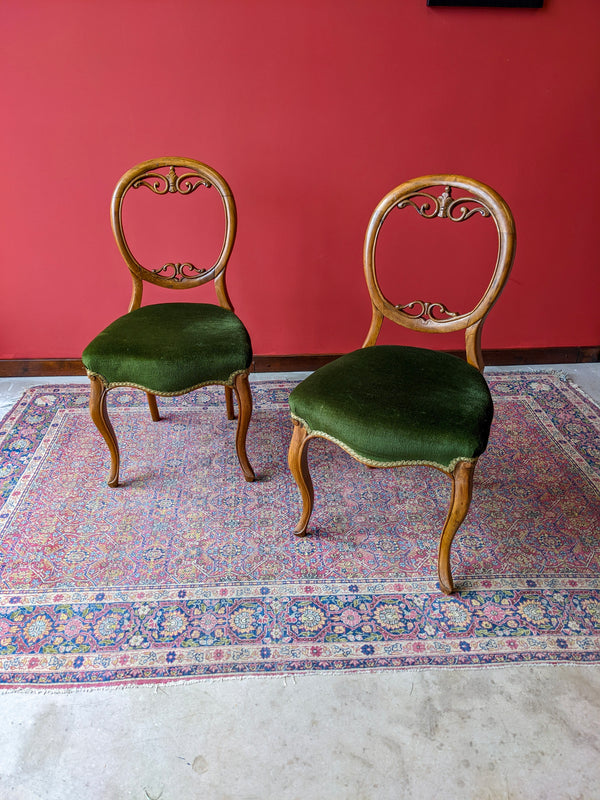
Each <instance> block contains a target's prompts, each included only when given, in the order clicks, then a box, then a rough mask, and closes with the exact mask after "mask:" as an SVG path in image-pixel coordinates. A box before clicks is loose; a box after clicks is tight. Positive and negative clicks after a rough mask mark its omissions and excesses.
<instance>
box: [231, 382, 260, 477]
mask: <svg viewBox="0 0 600 800" xmlns="http://www.w3.org/2000/svg"><path fill="white" fill-rule="evenodd" d="M233 388H234V390H235V395H236V398H237V402H238V424H237V431H236V435H235V449H236V452H237V457H238V460H239V462H240V466H241V468H242V472H243V473H244V478H245V479H246V480H247V481H253V480H255V478H256V476H255V474H254V470H253V469H252V466H251V465H250V462H249V461H248V455H247V453H246V434H247V433H248V425H249V424H250V417H251V416H252V392H251V391H250V383H249V381H248V375H238V376H237V377H236V378H235V380H234V383H233ZM227 389H229V392H230V393H231V388H230V387H229V386H226V387H225V390H226V391H225V398H227ZM231 408H232V412H233V402H232V404H231ZM229 419H233V413H232V416H231V417H229Z"/></svg>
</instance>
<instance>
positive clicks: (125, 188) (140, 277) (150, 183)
mask: <svg viewBox="0 0 600 800" xmlns="http://www.w3.org/2000/svg"><path fill="white" fill-rule="evenodd" d="M200 187H204V188H206V189H212V188H214V189H215V190H216V191H217V192H218V194H219V196H220V199H221V201H222V205H223V211H224V216H225V233H224V238H223V244H222V247H221V250H220V253H219V255H218V257H217V259H216V261H215V262H214V264H213V265H212V266H210V267H209V268H207V269H206V268H202V267H197V266H195V265H194V264H191V263H189V262H186V263H175V262H170V263H168V264H164V265H163V266H161V267H159V268H154V269H151V268H146V267H144V266H142V264H141V263H140V262H139V261H138V260H137V259H136V257H135V256H134V255H133V252H132V250H131V248H130V245H129V243H128V241H127V238H126V235H125V232H124V226H123V218H122V214H123V202H124V199H125V197H126V195H127V193H128V192H129V191H131V190H137V189H141V188H145V189H147V190H150V191H152V192H153V193H154V194H156V195H158V196H161V195H163V196H167V195H169V194H174V193H178V194H180V195H191V194H192V193H193V192H195V191H196V190H197V189H198V188H200ZM111 225H112V230H113V234H114V236H115V239H116V242H117V245H118V247H119V250H120V252H121V255H122V256H123V258H124V260H125V263H126V264H127V266H128V268H129V271H130V273H131V278H132V283H133V287H132V294H131V300H130V303H129V308H128V314H127V315H126V316H128V315H129V314H131V312H135V311H137V310H138V309H140V308H141V303H142V292H143V286H144V282H148V283H152V284H155V285H157V286H161V287H164V288H168V289H175V290H184V289H191V288H194V287H196V286H200V285H202V284H205V283H208V282H210V281H213V282H214V287H215V293H216V296H217V300H218V305H219V306H220V307H221V308H222V309H225V310H227V311H229V312H231V315H232V316H234V314H233V311H234V309H233V305H232V303H231V300H230V298H229V294H228V291H227V285H226V280H225V273H226V268H227V264H228V262H229V258H230V256H231V252H232V249H233V245H234V242H235V237H236V231H237V211H236V205H235V200H234V197H233V194H232V192H231V189H230V188H229V186H228V184H227V182H226V181H225V179H224V178H223V177H222V176H221V175H220V174H219V173H218V172H217V171H216V170H214V169H212V168H211V167H209V166H207V165H206V164H203V163H201V162H200V161H196V160H194V159H188V158H158V159H153V160H150V161H145V162H143V163H141V164H138V165H137V166H135V167H133V168H132V169H130V170H128V171H127V172H126V173H125V174H124V175H123V177H122V178H121V179H120V181H119V182H118V184H117V186H116V188H115V191H114V194H113V196H112V202H111ZM236 319H237V318H236ZM238 322H239V320H238ZM239 325H240V327H242V329H243V326H242V324H241V322H239ZM243 330H244V332H245V329H243ZM250 359H251V351H250ZM83 361H84V365H85V366H86V367H87V366H88V365H87V363H86V352H85V351H84V355H83ZM250 369H251V365H249V366H246V367H245V368H243V369H240V370H237V371H236V372H234V373H233V374H232V375H230V376H229V377H228V378H227V379H225V380H222V379H220V380H204V381H202V382H201V383H199V384H198V385H194V386H190V387H188V386H186V387H184V388H182V389H178V390H176V391H156V390H151V389H149V388H148V387H146V386H143V385H140V384H138V383H135V382H129V381H126V380H118V381H115V382H111V381H109V380H107V379H106V378H105V377H104V376H103V375H102V374H100V373H99V372H96V371H94V369H90V368H88V369H87V374H88V377H89V379H90V382H91V393H90V403H89V410H90V415H91V418H92V420H93V422H94V424H95V425H96V427H97V429H98V431H99V432H100V434H101V435H102V437H103V439H104V441H105V442H106V444H107V446H108V449H109V452H110V458H111V465H110V472H109V477H108V485H109V486H111V487H116V486H118V485H119V469H120V454H119V445H118V442H117V437H116V434H115V431H114V428H113V425H112V423H111V421H110V418H109V415H108V411H107V394H108V392H109V390H111V389H113V388H115V387H117V386H132V387H134V388H138V389H141V390H142V391H145V393H146V396H147V400H148V407H149V410H150V415H151V418H152V420H153V421H155V422H157V421H159V420H160V413H159V410H158V404H157V400H156V397H157V395H158V396H175V395H180V394H186V393H187V392H190V391H193V390H194V389H196V388H200V386H205V385H211V384H213V385H214V384H219V383H220V384H223V385H224V388H225V405H226V413H227V418H228V419H235V411H234V402H233V395H234V393H235V396H236V399H237V404H238V423H237V431H236V442H235V446H236V452H237V457H238V460H239V463H240V466H241V468H242V472H243V474H244V478H245V479H246V480H247V481H253V480H254V479H255V474H254V470H253V468H252V466H251V464H250V462H249V460H248V456H247V453H246V434H247V431H248V426H249V423H250V419H251V416H252V394H251V391H250V385H249V381H248V374H249V372H250Z"/></svg>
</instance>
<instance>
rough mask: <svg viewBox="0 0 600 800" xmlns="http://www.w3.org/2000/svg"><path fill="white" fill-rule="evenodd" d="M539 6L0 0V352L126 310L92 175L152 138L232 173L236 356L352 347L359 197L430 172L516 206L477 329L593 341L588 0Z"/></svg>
mask: <svg viewBox="0 0 600 800" xmlns="http://www.w3.org/2000/svg"><path fill="white" fill-rule="evenodd" d="M545 6H546V7H545V8H544V9H543V10H536V11H534V10H512V9H457V8H454V9H451V8H447V9H443V8H438V9H434V8H427V7H426V4H425V0H377V2H373V1H372V0H277V1H276V0H103V2H85V1H84V0H52V1H50V0H3V2H2V3H1V4H0V36H1V37H2V40H1V46H0V75H1V78H0V103H1V108H2V122H1V124H0V152H1V153H2V156H3V158H2V177H1V191H0V263H1V269H2V284H1V287H2V294H1V300H0V302H1V307H0V312H1V316H0V358H73V357H77V356H79V354H80V353H81V350H82V348H83V347H84V346H85V344H86V343H87V341H88V340H89V339H90V338H91V337H92V336H93V335H94V334H95V333H96V332H97V331H98V330H99V329H100V328H101V327H103V326H104V325H105V324H106V323H107V322H108V321H110V320H111V319H112V318H114V317H115V316H117V315H119V314H121V313H123V312H124V311H125V309H126V306H127V302H128V299H129V274H128V272H127V270H126V268H125V266H124V264H123V263H122V261H121V258H120V256H119V254H118V252H117V249H116V246H115V244H114V242H113V239H112V233H111V231H110V226H109V219H108V206H109V201H110V196H111V193H112V189H113V187H114V185H115V183H116V181H117V179H118V178H119V177H120V175H121V174H122V173H123V172H124V171H125V170H126V169H128V168H129V167H130V166H132V165H133V164H135V163H137V162H138V161H142V160H145V159H148V158H152V157H154V156H157V155H189V156H191V157H194V158H198V159H200V160H203V161H206V162H207V163H209V164H211V165H212V166H214V167H215V168H216V169H218V170H219V171H220V172H222V173H223V175H224V176H225V177H226V178H227V180H228V181H229V182H230V184H231V186H232V189H233V191H234V194H235V196H236V200H237V203H238V213H239V232H238V240H237V243H236V248H235V251H234V256H233V258H232V261H231V265H230V293H231V295H232V299H233V301H234V304H235V306H236V310H237V312H238V313H239V314H240V316H241V317H242V318H243V319H244V321H245V322H246V324H247V326H248V328H249V330H250V332H251V335H252V338H253V343H254V349H255V352H256V353H258V354H284V353H311V352H313V353H318V352H325V353H326V352H341V351H345V350H348V349H353V348H355V347H357V346H360V344H361V343H362V339H363V336H364V333H365V331H366V329H367V327H368V322H369V308H368V300H367V296H366V292H365V288H364V283H363V278H362V265H361V251H362V239H363V235H364V230H365V227H366V224H367V221H368V218H369V215H370V213H371V211H372V209H373V208H374V206H375V205H376V203H377V202H378V201H379V199H380V198H381V197H382V195H383V194H385V193H386V192H387V191H388V190H389V189H391V188H392V187H393V186H395V185H396V184H398V183H400V182H401V181H402V180H404V179H407V178H410V177H414V176H416V175H420V174H424V173H429V172H435V171H447V172H452V171H454V172H459V173H463V174H466V175H470V176H473V177H477V178H479V179H481V180H484V181H486V182H487V183H490V184H491V185H492V186H494V187H495V188H496V189H497V190H498V191H499V192H500V193H501V194H503V195H504V197H505V198H506V199H507V201H508V202H509V204H510V205H511V207H512V209H513V212H514V215H515V218H516V221H517V228H518V242H519V243H518V248H517V259H516V261H515V266H514V270H513V274H512V277H511V280H510V283H509V285H508V287H507V289H506V291H505V294H504V295H503V297H502V298H501V300H500V301H499V303H498V305H497V306H496V308H495V309H494V312H493V314H492V315H491V316H490V319H489V321H488V325H487V328H486V332H485V333H484V346H487V347H506V348H512V347H544V346H570V345H571V346H572V345H597V344H598V343H600V314H599V313H598V300H599V296H598V289H599V282H600V280H599V275H600V270H599V264H598V254H599V253H600V247H599V245H600V241H599V240H600V225H599V224H598V219H599V211H600V208H599V205H600V202H599V197H600V183H599V181H598V177H599V171H600V170H599V158H598V151H599V148H600V136H599V134H600V125H599V121H600V120H599V117H600V104H599V102H598V89H599V88H600V87H599V84H600V80H599V78H600V59H599V57H598V42H599V41H600V3H598V0H546V3H545ZM424 224H428V223H424ZM409 264H410V265H412V266H414V265H415V264H417V265H419V264H420V260H419V256H418V253H414V252H413V253H412V256H411V259H410V261H409ZM433 271H434V273H436V272H438V273H439V274H440V276H442V275H444V274H445V273H446V272H447V268H446V266H445V265H444V264H443V263H442V264H437V263H436V264H434V265H433ZM152 299H156V298H155V297H154V296H152ZM176 299H181V295H180V293H178V294H177V296H176ZM407 299H414V298H413V297H410V298H405V299H403V301H404V300H407ZM428 299H436V300H437V299H439V300H442V301H443V300H444V298H443V297H435V298H428ZM398 301H399V302H400V299H399V300H398ZM436 344H437V342H436Z"/></svg>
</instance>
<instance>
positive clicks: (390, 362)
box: [290, 345, 493, 470]
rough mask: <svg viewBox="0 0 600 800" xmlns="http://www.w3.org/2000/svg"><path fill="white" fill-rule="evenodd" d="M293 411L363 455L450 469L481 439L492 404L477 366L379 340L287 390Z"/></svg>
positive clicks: (482, 443) (477, 448)
mask: <svg viewBox="0 0 600 800" xmlns="http://www.w3.org/2000/svg"><path fill="white" fill-rule="evenodd" d="M290 408H291V412H292V416H293V417H294V418H296V419H297V420H299V421H301V422H302V423H303V424H304V426H305V427H306V428H307V429H308V430H309V432H313V433H320V434H324V435H325V437H326V438H329V439H332V440H334V441H336V442H337V443H338V444H341V445H342V446H343V447H345V448H346V449H347V450H349V451H350V452H352V453H353V454H354V455H356V456H358V457H359V458H360V459H363V460H364V461H366V462H373V463H375V464H382V465H383V464H387V465H390V466H391V465H393V464H402V463H421V464H432V465H436V466H440V467H441V468H443V469H445V470H452V469H453V468H454V465H455V464H456V462H457V461H458V460H465V459H474V458H476V457H477V456H479V455H480V454H481V453H482V452H483V451H484V450H485V447H486V445H487V440H488V436H489V431H490V425H491V422H492V417H493V404H492V398H491V396H490V392H489V389H488V386H487V383H486V381H485V379H484V378H483V376H482V375H481V374H480V372H479V371H478V370H477V369H475V367H472V366H471V365H470V364H468V363H467V362H466V361H463V360H462V359H460V358H457V357H455V356H451V355H448V354H446V353H439V352H435V351H431V350H424V349H421V348H415V347H399V346H393V345H380V346H375V347H366V348H364V349H362V350H355V351H354V352H352V353H348V354H347V355H345V356H342V357H341V358H338V359H336V360H335V361H333V362H331V363H330V364H327V365H326V366H325V367H322V368H321V369H319V370H317V371H316V372H314V373H313V374H312V375H310V376H309V377H308V378H306V379H305V380H304V381H302V383H300V384H299V385H298V386H297V387H296V388H295V389H294V390H293V391H292V392H291V394H290Z"/></svg>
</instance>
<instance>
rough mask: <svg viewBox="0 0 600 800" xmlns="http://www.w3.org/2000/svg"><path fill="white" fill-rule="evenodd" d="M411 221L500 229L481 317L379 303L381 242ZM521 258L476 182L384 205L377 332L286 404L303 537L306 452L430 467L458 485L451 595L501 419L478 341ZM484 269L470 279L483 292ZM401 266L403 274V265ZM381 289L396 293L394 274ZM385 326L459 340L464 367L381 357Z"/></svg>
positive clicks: (374, 220) (507, 220)
mask: <svg viewBox="0 0 600 800" xmlns="http://www.w3.org/2000/svg"><path fill="white" fill-rule="evenodd" d="M456 190H458V191H460V192H461V193H462V194H461V195H459V196H458V197H456V196H455V195H454V194H453V193H454V192H455V191H456ZM398 214H400V218H398ZM415 214H416V215H418V216H417V217H416V219H417V220H418V218H419V217H421V219H422V220H423V222H422V223H421V225H422V226H423V227H424V228H425V229H427V227H428V226H430V225H440V226H443V225H450V227H451V228H452V227H453V226H455V225H457V224H461V227H462V225H463V224H464V223H466V226H465V227H466V228H467V229H468V228H469V226H470V225H472V224H475V225H477V224H481V225H483V226H485V225H487V224H490V223H491V224H493V225H494V226H495V232H496V234H497V242H498V249H497V252H496V261H495V264H494V266H493V269H492V270H491V272H492V275H491V279H490V280H489V283H488V284H487V288H486V289H485V291H484V292H483V295H482V296H481V299H480V300H479V301H478V302H477V303H476V304H475V306H474V307H471V308H469V309H468V310H466V311H462V312H461V311H453V310H449V309H448V308H447V307H446V306H445V305H444V304H443V303H441V302H439V300H438V299H437V298H435V299H434V300H414V299H408V302H403V303H401V304H399V303H398V302H397V301H395V302H392V301H391V300H390V299H389V298H388V296H386V294H384V292H383V290H382V288H381V285H380V281H379V280H378V276H377V269H376V266H377V259H376V252H377V244H378V238H379V234H380V231H381V229H382V226H383V224H384V222H385V221H386V220H387V219H388V218H389V217H390V216H392V215H394V216H395V217H396V219H397V222H398V223H402V222H403V221H404V220H405V216H404V217H403V216H402V215H413V217H412V218H411V219H410V220H408V221H409V222H410V223H411V225H408V226H407V228H406V229H407V230H409V231H411V232H412V230H413V228H414V226H413V225H412V222H413V221H414V220H415V217H414V215H415ZM468 220H472V221H473V220H477V221H478V222H477V223H473V222H467V221H468ZM424 232H425V231H424ZM480 233H485V231H484V230H483V229H482V230H481V231H480ZM388 241H392V242H394V243H397V242H399V241H400V242H401V239H400V238H399V237H398V236H397V235H396V238H394V239H391V240H388ZM451 241H452V247H453V248H454V247H455V241H456V240H455V239H454V238H453V237H451ZM480 241H483V239H480ZM488 241H489V239H488ZM514 251H515V227H514V221H513V218H512V214H511V212H510V209H509V208H508V206H507V205H506V203H505V202H504V200H503V199H502V198H501V197H500V195H499V194H497V192H495V191H494V190H493V189H491V188H490V187H489V186H486V185H485V184H483V183H481V182H480V181H476V180H473V179H472V178H465V177H464V176H461V175H426V176H424V177H423V178H416V179H414V180H412V181H407V182H406V183H403V184H401V185H400V186H397V187H396V188H395V189H393V190H392V191H391V192H388V194H387V195H385V197H384V198H383V199H382V200H381V202H380V203H379V204H378V205H377V207H376V208H375V210H374V212H373V214H372V216H371V219H370V221H369V224H368V226H367V232H366V235H365V244H364V251H363V263H364V273H365V279H366V283H367V289H368V291H369V295H370V299H371V327H370V329H369V331H368V333H367V336H366V339H365V341H364V343H363V347H362V349H360V350H355V351H353V352H351V353H348V354H347V355H344V356H341V357H340V358H338V359H336V360H335V361H333V362H331V363H329V364H327V365H326V366H324V367H322V368H321V369H319V370H317V371H316V372H314V373H313V374H312V375H310V376H309V377H308V378H306V379H305V380H304V381H302V382H301V383H300V384H299V385H298V386H296V387H295V388H294V390H293V391H292V392H291V393H290V400H289V403H290V411H291V416H292V420H293V423H294V432H293V435H292V440H291V443H290V449H289V453H288V464H289V467H290V471H291V473H292V475H293V477H294V479H295V481H296V483H297V485H298V489H299V490H300V496H301V500H302V512H301V515H300V520H299V522H298V524H297V525H296V528H295V533H296V534H298V535H299V536H304V535H306V534H307V533H308V523H309V521H310V517H311V514H312V511H313V506H314V497H315V493H314V487H313V482H312V477H311V474H310V469H309V461H308V445H309V443H310V442H311V441H312V439H314V438H323V439H327V440H329V441H331V442H334V443H335V444H337V445H339V446H340V447H341V448H342V449H344V450H345V451H346V452H348V453H350V454H351V455H352V456H353V457H354V458H355V459H356V460H357V461H360V462H361V463H363V464H366V465H367V466H369V467H400V466H412V465H426V466H431V467H434V468H436V469H439V470H441V471H442V472H444V473H446V474H447V475H449V476H450V477H451V480H452V489H451V497H450V505H449V509H448V514H447V516H446V521H445V523H444V527H443V530H442V532H441V535H440V539H439V546H438V578H439V586H440V588H441V589H442V591H444V592H446V593H450V592H452V591H454V582H453V579H452V572H451V569H450V548H451V546H452V541H453V538H454V535H455V534H456V532H457V530H458V529H459V527H460V525H461V524H462V522H463V520H464V519H465V516H466V514H467V512H468V510H469V505H470V503H471V496H472V491H473V474H474V470H475V466H476V464H477V460H478V458H479V457H480V456H481V454H482V453H483V452H484V451H485V449H486V446H487V443H488V437H489V433H490V426H491V423H492V418H493V414H494V406H493V403H492V397H491V395H490V391H489V389H488V386H487V383H486V381H485V378H484V377H483V369H484V364H483V357H482V351H481V331H482V327H483V323H484V320H485V318H486V315H487V313H488V312H489V310H490V309H491V308H492V306H493V305H494V303H495V302H496V300H497V298H498V296H499V294H500V292H501V291H502V288H503V287H504V285H505V283H506V281H507V279H508V276H509V273H510V270H511V266H512V262H513V258H514ZM478 252H483V253H485V251H484V250H481V251H479V250H478V249H477V247H475V248H471V247H469V246H467V247H465V254H463V255H462V256H461V259H460V260H458V259H456V261H457V262H458V265H459V266H463V265H465V264H467V263H468V262H469V261H473V259H474V258H475V257H476V256H475V253H478ZM444 255H445V254H444ZM479 260H481V258H480V257H478V261H477V262H476V269H473V270H471V274H473V273H475V274H477V279H478V280H479V277H480V272H481V270H480V264H479ZM405 262H406V263H410V264H411V265H412V268H413V270H415V271H418V272H421V271H423V270H424V269H425V268H426V267H427V264H425V263H421V260H420V250H417V249H416V248H414V246H413V250H412V252H411V253H410V257H409V258H406V259H405ZM394 263H403V262H402V260H401V259H400V258H398V256H397V255H396V260H395V262H394ZM434 266H435V268H436V271H437V273H439V272H440V271H441V272H444V273H448V274H450V275H451V276H452V279H453V282H454V284H455V287H457V288H458V290H459V291H460V289H462V287H463V286H464V288H465V292H464V293H465V295H466V296H467V297H472V296H473V294H472V293H471V292H470V289H471V287H470V286H468V285H467V281H465V280H464V279H463V278H461V277H460V276H459V275H458V271H457V270H456V271H451V270H450V267H449V265H448V264H447V263H446V260H445V259H444V260H443V261H442V262H441V263H436V264H435V265H434ZM455 272H456V274H455ZM437 273H436V274H437ZM484 278H485V273H484ZM386 285H391V278H390V276H389V274H388V275H387V276H386ZM483 285H484V286H485V283H484V284H483ZM396 291H397V288H396ZM465 302H466V301H465ZM384 319H387V320H389V321H391V322H394V323H396V324H398V325H401V326H402V327H404V328H408V329H409V330H412V331H415V332H418V333H437V334H440V333H451V332H455V331H464V335H465V349H466V361H465V360H463V359H461V358H457V357H455V356H453V355H449V354H447V353H444V352H436V351H435V350H428V349H423V348H420V347H410V346H399V345H378V344H377V338H378V336H379V333H380V330H381V326H382V322H383V320H384ZM399 535H400V534H399Z"/></svg>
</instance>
